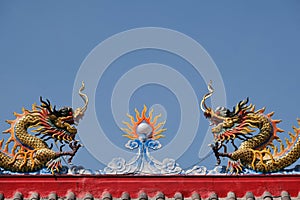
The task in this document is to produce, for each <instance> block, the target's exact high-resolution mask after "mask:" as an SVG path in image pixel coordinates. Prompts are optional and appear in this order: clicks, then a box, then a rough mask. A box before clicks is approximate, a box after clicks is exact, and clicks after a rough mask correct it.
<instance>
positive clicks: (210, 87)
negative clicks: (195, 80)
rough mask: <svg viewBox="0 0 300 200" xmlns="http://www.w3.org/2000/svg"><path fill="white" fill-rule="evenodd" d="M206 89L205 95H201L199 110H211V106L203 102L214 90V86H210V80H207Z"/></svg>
mask: <svg viewBox="0 0 300 200" xmlns="http://www.w3.org/2000/svg"><path fill="white" fill-rule="evenodd" d="M207 89H208V91H209V92H208V93H207V94H206V95H204V96H203V98H202V100H201V104H200V107H201V110H202V111H203V112H205V111H206V112H207V111H209V110H211V108H209V107H207V105H206V104H205V100H206V99H208V98H209V97H211V95H212V93H213V92H214V88H213V87H212V81H210V82H209V84H208V85H207Z"/></svg>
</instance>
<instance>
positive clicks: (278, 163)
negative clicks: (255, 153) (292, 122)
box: [256, 119, 300, 172]
mask: <svg viewBox="0 0 300 200" xmlns="http://www.w3.org/2000/svg"><path fill="white" fill-rule="evenodd" d="M297 121H298V125H299V126H300V119H298V120H297ZM293 129H294V132H295V134H292V133H289V135H290V137H291V141H289V140H288V139H285V140H286V144H287V147H286V148H284V145H283V143H282V142H281V141H280V140H279V142H280V149H281V150H280V152H277V148H276V147H275V148H274V147H272V149H273V151H274V153H273V159H270V160H268V162H267V163H265V164H263V163H262V162H259V163H257V166H256V170H258V171H267V172H275V171H280V170H282V169H284V168H286V167H288V166H290V165H292V164H293V163H295V162H296V161H297V160H298V159H299V158H300V128H296V127H293Z"/></svg>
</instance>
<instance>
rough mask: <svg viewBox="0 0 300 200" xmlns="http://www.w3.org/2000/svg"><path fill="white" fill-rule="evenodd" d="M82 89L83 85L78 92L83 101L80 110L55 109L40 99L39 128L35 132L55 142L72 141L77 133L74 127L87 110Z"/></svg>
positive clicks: (47, 101) (68, 108)
mask: <svg viewBox="0 0 300 200" xmlns="http://www.w3.org/2000/svg"><path fill="white" fill-rule="evenodd" d="M83 89H84V83H82V86H81V88H80V90H79V95H80V96H81V98H82V99H83V100H84V102H85V105H84V106H83V107H82V108H77V109H76V110H75V111H74V110H73V109H72V108H71V107H62V108H60V109H58V110H57V109H56V106H54V107H53V108H52V105H51V103H50V101H49V100H48V99H46V101H44V100H43V99H42V97H40V101H41V106H40V109H41V112H40V113H39V114H40V122H39V124H38V125H39V126H40V127H39V128H38V129H37V130H36V131H35V132H39V133H43V134H44V136H43V137H46V136H50V137H49V139H50V138H53V139H54V140H55V141H57V140H59V141H66V142H69V141H72V140H74V138H75V135H76V133H77V128H76V125H77V123H78V122H79V120H80V119H81V118H82V117H83V115H84V112H85V111H86V109H87V104H88V97H87V96H86V94H83V93H82V90H83Z"/></svg>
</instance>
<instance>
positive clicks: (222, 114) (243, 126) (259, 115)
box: [201, 83, 300, 173]
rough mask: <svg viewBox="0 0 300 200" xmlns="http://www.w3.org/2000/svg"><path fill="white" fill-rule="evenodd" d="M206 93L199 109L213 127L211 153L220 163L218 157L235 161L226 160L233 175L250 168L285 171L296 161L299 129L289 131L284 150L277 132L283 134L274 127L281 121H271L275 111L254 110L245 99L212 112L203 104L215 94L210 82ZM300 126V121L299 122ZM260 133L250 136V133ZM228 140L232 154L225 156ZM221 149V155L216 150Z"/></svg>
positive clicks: (299, 151)
mask: <svg viewBox="0 0 300 200" xmlns="http://www.w3.org/2000/svg"><path fill="white" fill-rule="evenodd" d="M208 90H209V93H208V94H206V95H205V96H204V97H203V99H202V101H201V109H202V111H203V112H204V115H205V117H207V118H208V119H209V120H210V121H211V122H212V125H214V127H213V128H212V132H213V134H214V138H215V145H212V146H213V151H214V153H215V155H216V157H217V159H218V164H219V163H220V158H219V157H220V156H222V157H228V158H229V159H230V160H232V161H234V162H235V163H232V162H231V161H229V165H228V166H229V167H232V168H233V170H235V171H236V172H240V171H241V170H242V167H245V168H249V169H253V170H256V171H260V172H263V173H265V172H275V171H280V170H282V169H284V168H285V167H288V166H290V165H291V164H293V163H294V162H296V161H297V160H298V159H299V157H300V137H299V135H300V128H296V127H293V129H294V132H295V133H294V134H292V133H290V132H289V135H290V137H291V141H290V140H288V139H285V141H286V147H285V145H284V144H283V142H282V141H281V139H280V138H279V137H278V136H277V133H278V132H284V131H283V130H282V129H280V128H278V127H277V124H278V123H279V122H281V120H274V119H272V118H271V117H272V116H273V114H274V112H271V113H269V114H264V111H265V109H264V108H263V109H260V110H257V111H255V106H254V105H252V104H250V105H247V103H248V99H247V100H245V101H241V102H239V103H238V104H237V105H236V106H235V107H234V109H233V111H230V110H229V109H227V108H224V107H218V108H217V109H216V110H215V111H214V110H213V109H211V108H209V107H208V106H207V105H206V103H205V101H206V99H207V98H209V97H210V96H211V95H212V93H213V92H214V90H213V88H212V86H211V83H210V84H209V85H208ZM298 124H299V126H300V120H299V119H298ZM256 130H259V132H258V133H257V134H256V135H254V136H252V134H253V133H254V132H255V131H256ZM235 139H240V140H242V141H243V142H242V143H241V144H240V146H239V147H237V146H236V145H235V144H234V140H235ZM229 141H231V142H232V144H233V146H234V147H235V151H234V152H232V153H227V152H226V150H227V148H226V145H225V143H227V142H229ZM274 141H277V142H278V143H279V146H280V151H278V148H277V146H276V145H275V144H274ZM222 147H224V152H223V153H221V152H219V150H220V149H221V148H222Z"/></svg>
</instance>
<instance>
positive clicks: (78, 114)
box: [74, 81, 89, 122]
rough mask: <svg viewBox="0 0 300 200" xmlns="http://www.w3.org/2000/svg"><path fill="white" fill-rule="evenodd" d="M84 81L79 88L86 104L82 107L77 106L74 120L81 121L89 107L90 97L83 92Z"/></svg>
mask: <svg viewBox="0 0 300 200" xmlns="http://www.w3.org/2000/svg"><path fill="white" fill-rule="evenodd" d="M84 87H85V86H84V82H83V81H82V84H81V87H80V89H79V92H78V94H79V95H80V97H81V98H82V100H83V101H84V106H83V107H82V108H77V109H76V110H75V112H74V120H75V122H79V120H80V119H82V117H83V115H84V112H85V111H86V109H87V105H88V103H89V98H88V96H87V95H86V94H84V93H82V91H83V90H84Z"/></svg>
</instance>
